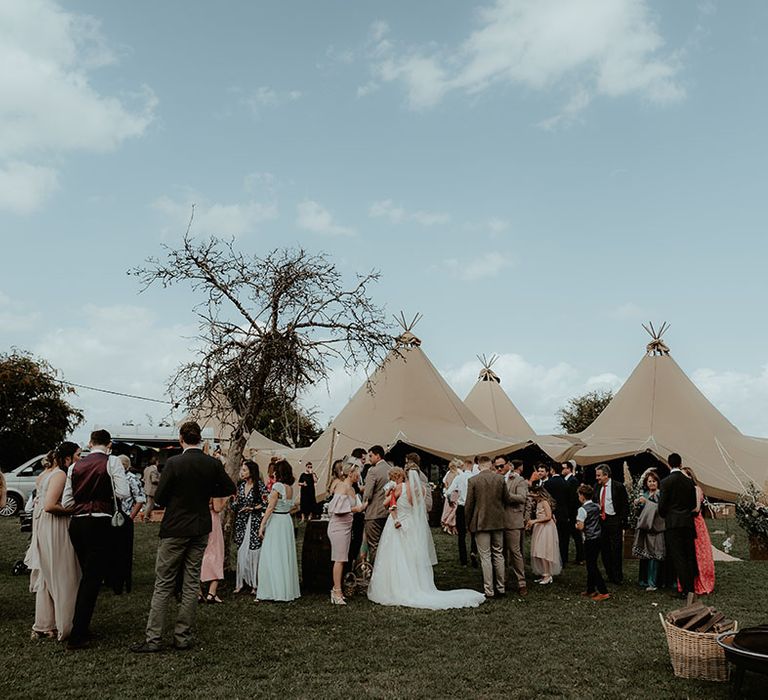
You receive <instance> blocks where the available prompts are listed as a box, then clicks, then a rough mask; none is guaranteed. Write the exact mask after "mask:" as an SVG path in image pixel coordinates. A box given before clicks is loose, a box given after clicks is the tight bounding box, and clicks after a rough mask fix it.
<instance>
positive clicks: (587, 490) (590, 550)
mask: <svg viewBox="0 0 768 700" xmlns="http://www.w3.org/2000/svg"><path fill="white" fill-rule="evenodd" d="M578 495H579V503H580V504H581V505H580V507H579V509H578V511H577V512H576V529H577V530H578V531H579V534H580V535H581V534H583V535H584V556H585V557H586V564H587V590H585V591H584V592H583V593H582V594H581V595H583V596H585V597H588V598H592V600H596V601H598V602H599V601H603V600H607V599H608V598H610V597H611V595H610V593H608V587H607V586H606V585H605V579H603V575H602V574H601V573H600V567H599V566H598V564H597V557H598V555H599V554H600V547H601V544H600V538H601V528H600V507H599V506H598V505H597V503H595V502H594V501H593V500H592V496H593V495H594V489H593V488H592V487H591V486H590V485H589V484H582V485H581V486H579V491H578Z"/></svg>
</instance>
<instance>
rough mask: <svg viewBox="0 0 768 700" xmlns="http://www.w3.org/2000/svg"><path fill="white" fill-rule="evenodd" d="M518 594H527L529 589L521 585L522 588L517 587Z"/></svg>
mask: <svg viewBox="0 0 768 700" xmlns="http://www.w3.org/2000/svg"><path fill="white" fill-rule="evenodd" d="M517 594H518V595H521V596H527V595H528V589H527V588H526V587H525V586H520V588H518V589H517Z"/></svg>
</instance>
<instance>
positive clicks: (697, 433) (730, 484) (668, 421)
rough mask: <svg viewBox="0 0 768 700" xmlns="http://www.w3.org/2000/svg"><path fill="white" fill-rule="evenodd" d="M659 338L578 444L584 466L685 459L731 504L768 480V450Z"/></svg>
mask: <svg viewBox="0 0 768 700" xmlns="http://www.w3.org/2000/svg"><path fill="white" fill-rule="evenodd" d="M666 328H668V326H666V324H665V325H662V327H661V328H660V329H659V331H658V332H656V330H655V329H654V328H653V326H652V325H651V330H649V329H647V328H646V330H648V332H649V333H650V334H651V336H652V341H651V342H650V343H649V344H648V346H647V348H646V355H645V357H643V359H642V360H641V361H640V363H639V364H638V365H637V367H636V368H635V370H634V372H632V374H631V376H630V377H629V379H627V381H626V383H625V384H624V386H622V388H621V389H620V390H619V392H618V393H617V394H616V396H614V398H613V400H612V401H611V402H610V403H609V404H608V406H607V407H606V408H605V410H604V411H603V412H602V413H601V414H600V416H598V418H597V419H596V420H595V421H594V422H593V423H592V425H590V426H589V427H588V428H587V429H586V430H584V431H583V432H582V433H581V434H580V435H579V437H580V438H581V440H582V441H583V442H584V443H585V444H586V447H584V448H582V449H580V450H579V451H578V453H577V454H576V455H575V459H576V461H577V462H578V463H580V464H583V465H589V464H596V463H599V462H604V461H609V460H612V459H620V458H623V457H629V456H632V455H637V454H641V453H644V452H648V453H651V454H652V455H654V456H655V457H656V458H658V459H659V460H661V461H663V462H666V459H667V457H668V456H669V454H670V453H671V452H677V453H679V454H680V455H681V456H682V458H683V464H684V465H687V466H690V467H691V468H692V469H693V470H694V472H695V473H696V476H697V478H698V480H699V482H700V484H701V486H702V488H703V489H704V492H705V493H706V494H707V495H709V496H712V497H714V498H725V499H732V498H734V497H735V496H736V494H738V493H740V492H742V491H743V490H744V487H745V486H746V485H747V484H748V483H749V482H750V481H753V482H755V483H756V484H757V485H758V486H760V487H762V486H763V484H764V483H765V480H766V476H767V475H768V444H766V443H765V442H763V441H761V440H759V439H755V438H750V437H747V436H746V435H743V434H742V433H741V432H740V431H739V430H738V429H737V428H736V427H735V426H734V425H732V424H731V423H730V422H729V421H728V420H727V419H726V418H725V416H723V415H722V414H721V413H720V412H719V411H718V410H717V409H716V408H715V407H714V406H713V405H712V404H711V403H710V402H709V401H708V400H707V398H706V397H705V396H704V395H703V394H702V393H701V392H700V391H699V389H697V388H696V386H695V385H694V384H693V382H692V381H691V380H690V379H689V378H688V377H687V376H686V374H685V372H683V370H682V369H680V367H679V366H678V364H677V363H676V362H675V361H674V360H673V359H672V357H671V356H670V354H669V348H668V347H667V346H666V345H665V343H664V342H663V341H662V339H661V336H662V335H663V333H664V331H665V330H666Z"/></svg>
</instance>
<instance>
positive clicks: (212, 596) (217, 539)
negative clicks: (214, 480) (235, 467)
mask: <svg viewBox="0 0 768 700" xmlns="http://www.w3.org/2000/svg"><path fill="white" fill-rule="evenodd" d="M228 501H229V498H211V500H210V501H209V503H208V510H209V511H210V513H211V531H210V532H209V533H208V544H207V545H206V547H205V551H204V552H203V562H202V565H201V566H200V583H201V584H203V585H202V586H201V588H200V591H201V592H200V595H199V596H198V602H202V598H203V594H204V593H205V584H206V583H207V584H208V593H207V594H206V595H205V602H206V603H211V604H214V603H223V602H224V601H223V600H222V599H221V598H219V596H218V592H219V582H220V581H221V580H222V579H223V578H224V531H223V530H222V528H221V511H223V510H224V508H226V506H227V502H228Z"/></svg>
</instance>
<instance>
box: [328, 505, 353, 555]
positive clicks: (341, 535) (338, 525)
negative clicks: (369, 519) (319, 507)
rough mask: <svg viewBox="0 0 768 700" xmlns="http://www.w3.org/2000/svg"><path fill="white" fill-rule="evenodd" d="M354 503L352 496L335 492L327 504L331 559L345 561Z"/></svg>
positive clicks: (350, 536) (349, 539)
mask: <svg viewBox="0 0 768 700" xmlns="http://www.w3.org/2000/svg"><path fill="white" fill-rule="evenodd" d="M355 505H356V500H355V497H354V496H347V495H346V494H342V493H337V494H335V495H334V497H333V498H332V499H331V502H330V503H329V504H328V513H329V514H330V516H331V519H330V521H329V523H328V539H329V540H330V541H331V561H347V560H348V559H349V544H350V542H351V541H352V519H353V516H354V513H352V508H353V507H354V506H355Z"/></svg>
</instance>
